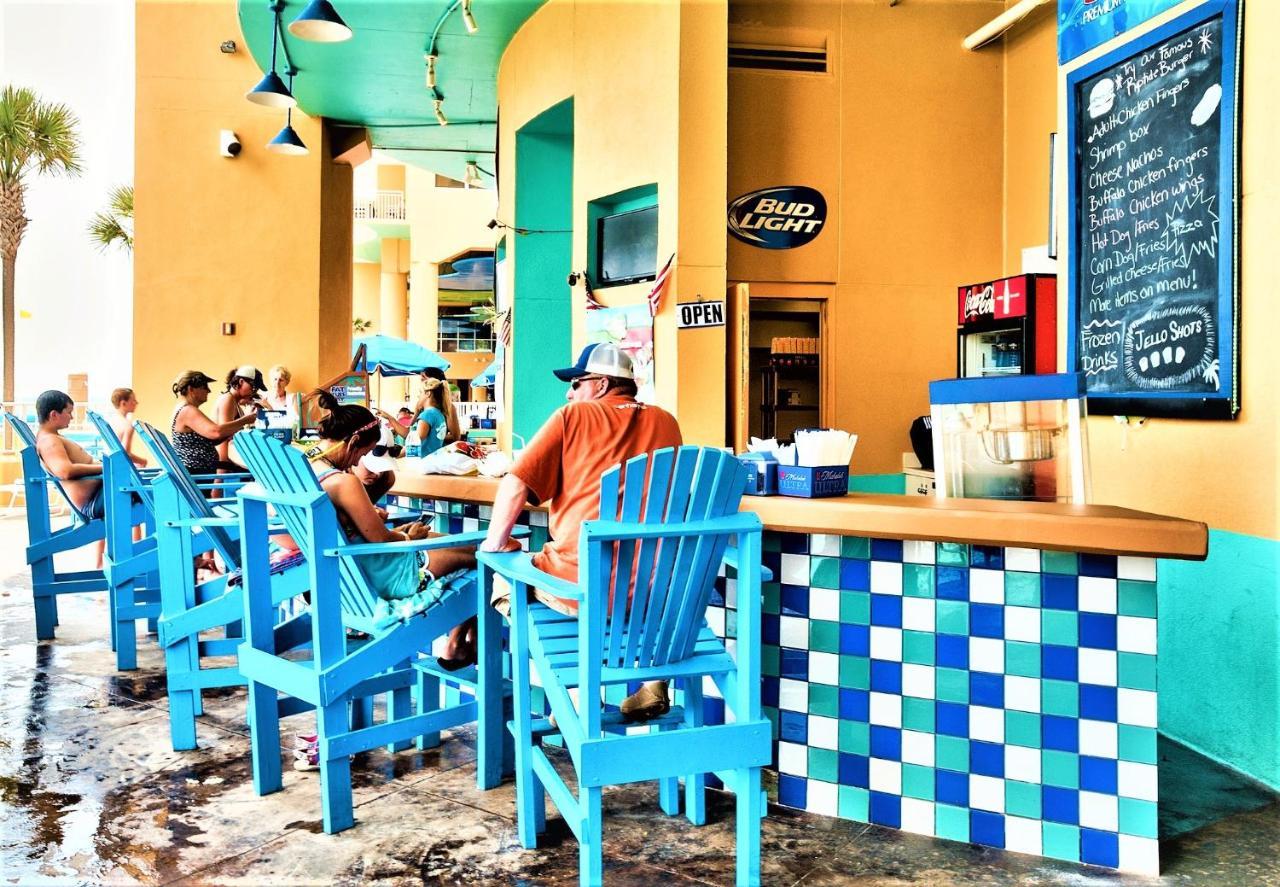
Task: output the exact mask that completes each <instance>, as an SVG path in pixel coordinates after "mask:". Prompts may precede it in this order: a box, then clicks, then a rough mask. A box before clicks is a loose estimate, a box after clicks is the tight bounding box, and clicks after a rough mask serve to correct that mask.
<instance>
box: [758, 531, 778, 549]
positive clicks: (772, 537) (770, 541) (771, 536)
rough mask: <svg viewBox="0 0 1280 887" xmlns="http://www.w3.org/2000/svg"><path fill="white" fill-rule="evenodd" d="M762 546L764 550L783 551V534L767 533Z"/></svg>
mask: <svg viewBox="0 0 1280 887" xmlns="http://www.w3.org/2000/svg"><path fill="white" fill-rule="evenodd" d="M760 548H761V549H762V550H764V551H782V534H781V533H765V534H764V540H763V541H762V542H761V544H760Z"/></svg>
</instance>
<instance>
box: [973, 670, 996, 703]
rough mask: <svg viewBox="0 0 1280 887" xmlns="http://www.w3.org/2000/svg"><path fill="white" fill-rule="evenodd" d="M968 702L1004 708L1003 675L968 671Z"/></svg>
mask: <svg viewBox="0 0 1280 887" xmlns="http://www.w3.org/2000/svg"><path fill="white" fill-rule="evenodd" d="M969 704H970V705H985V706H987V707H989V708H1004V675H1002V674H988V673H987V672H983V671H971V672H969Z"/></svg>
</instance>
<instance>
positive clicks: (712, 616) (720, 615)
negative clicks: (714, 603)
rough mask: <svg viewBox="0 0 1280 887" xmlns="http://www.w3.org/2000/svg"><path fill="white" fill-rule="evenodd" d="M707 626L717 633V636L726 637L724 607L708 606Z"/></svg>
mask: <svg viewBox="0 0 1280 887" xmlns="http://www.w3.org/2000/svg"><path fill="white" fill-rule="evenodd" d="M706 616H707V626H708V627H709V628H710V629H711V630H712V631H714V632H715V633H716V637H718V638H723V637H724V607H707V613H706Z"/></svg>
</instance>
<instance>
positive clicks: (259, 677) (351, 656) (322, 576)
mask: <svg viewBox="0 0 1280 887" xmlns="http://www.w3.org/2000/svg"><path fill="white" fill-rule="evenodd" d="M235 440H236V451H237V452H238V453H239V454H240V457H241V458H242V459H243V460H244V462H245V464H246V465H248V466H249V469H250V470H251V471H252V472H253V475H254V477H255V478H256V479H257V481H258V483H259V484H260V485H261V486H262V488H263V490H262V491H261V492H258V491H254V492H248V491H242V492H241V495H240V499H241V502H242V508H241V515H240V522H241V530H240V544H241V549H242V551H243V555H242V564H243V568H244V580H245V593H246V603H245V633H246V641H245V643H244V645H243V646H242V647H241V648H240V668H241V670H242V671H243V672H244V674H245V676H246V677H247V678H248V679H249V706H250V718H251V723H252V727H253V781H254V788H255V789H256V790H257V792H258V794H267V793H269V792H273V791H278V790H279V789H280V788H281V772H280V726H279V719H278V717H277V713H276V705H275V700H276V694H277V693H284V694H286V695H288V696H291V697H294V698H297V699H301V700H305V701H306V702H308V703H311V704H312V705H314V706H315V709H316V733H317V736H318V743H319V758H320V786H321V803H322V809H323V822H324V830H325V831H326V832H330V833H332V832H338V831H342V830H343V829H346V828H349V827H350V826H352V825H353V824H354V815H353V810H352V803H351V765H350V762H349V760H348V755H351V754H354V753H356V752H360V751H365V750H368V749H371V748H375V747H377V746H380V745H387V746H390V747H392V748H393V749H398V748H403V747H408V745H409V744H410V740H415V739H416V740H418V742H419V744H420V745H423V744H427V743H430V742H432V741H437V740H436V738H437V737H438V734H439V732H440V731H441V730H444V729H447V728H450V727H454V726H458V725H460V724H464V723H468V722H470V721H473V720H477V714H479V715H480V717H479V736H478V739H477V747H478V755H479V762H478V766H477V770H478V775H477V782H478V783H479V784H480V787H481V788H491V787H492V786H493V785H495V784H497V782H498V779H499V778H500V773H501V766H502V733H503V731H502V725H501V719H502V688H501V683H502V668H501V662H500V656H501V640H500V635H499V633H498V627H499V626H498V624H497V619H496V614H493V613H492V610H490V609H489V608H487V607H481V602H480V600H479V598H478V590H477V586H476V583H475V578H474V573H471V574H469V575H467V576H466V577H465V578H459V579H457V580H456V581H454V582H453V583H452V584H451V585H450V587H449V588H447V589H446V591H445V593H444V595H443V596H442V597H441V599H440V600H439V602H438V603H436V604H434V605H433V606H432V607H430V608H428V609H427V610H426V611H425V612H422V613H418V614H416V615H413V616H410V617H408V618H406V619H404V620H403V621H394V622H392V623H390V624H388V623H387V621H386V620H385V619H381V618H379V616H378V604H379V598H378V596H377V594H376V593H375V592H374V591H373V589H371V588H370V587H369V584H368V581H367V579H366V577H365V575H364V573H363V572H362V571H361V570H360V568H359V566H358V560H359V558H361V557H365V556H368V555H374V554H387V553H390V552H396V551H428V550H431V549H436V548H447V547H454V546H461V545H475V544H478V543H479V542H480V541H481V540H482V539H483V538H484V533H479V532H474V533H461V534H456V535H453V536H441V537H435V538H432V539H423V540H418V541H415V542H394V543H389V544H351V543H349V542H348V541H347V539H346V536H345V534H344V532H343V530H342V528H341V527H340V525H339V524H338V520H337V514H336V512H335V510H334V508H333V505H332V503H331V502H330V501H329V497H328V495H326V494H325V492H324V490H323V489H322V488H321V486H320V484H319V482H318V481H317V480H316V477H315V474H314V472H313V471H312V469H311V466H310V465H309V464H308V462H307V460H306V458H305V457H304V456H303V455H302V453H301V452H299V451H298V450H296V449H294V448H292V447H288V446H285V445H283V444H281V443H280V442H279V441H277V440H274V439H272V438H269V437H267V436H266V435H264V434H262V433H261V432H258V431H242V432H240V433H239V434H237V435H236V438H235ZM268 505H270V506H272V508H273V509H274V511H275V513H276V515H277V516H278V517H279V519H280V521H281V522H282V523H283V524H284V526H285V527H286V528H287V529H288V532H289V534H290V535H291V536H292V537H293V539H294V541H295V542H296V543H297V544H298V545H299V547H300V548H301V549H302V551H303V553H304V555H305V558H306V563H307V571H308V573H309V582H308V586H309V587H310V589H311V651H312V658H311V659H310V660H309V661H297V660H295V659H284V658H282V657H281V656H280V655H279V652H278V650H277V648H276V639H275V638H274V637H273V634H272V630H271V626H272V607H271V597H270V594H269V593H267V592H266V591H265V590H264V586H265V585H266V583H265V578H266V569H267V535H268V531H267V506H268ZM478 610H480V611H481V612H483V613H485V618H482V619H481V620H480V632H479V647H480V651H479V656H480V667H479V668H475V669H467V670H463V671H458V672H452V673H445V672H441V671H439V670H438V667H437V666H436V664H435V660H434V659H433V658H431V657H429V656H428V657H425V658H421V659H419V658H416V657H417V656H418V654H419V652H420V651H424V650H426V649H427V648H428V647H429V646H430V645H431V643H432V641H433V640H435V639H436V638H438V637H440V636H441V635H443V634H445V633H447V632H448V631H449V629H451V628H452V627H453V626H455V625H457V624H459V623H461V622H462V621H463V620H465V619H467V618H468V617H470V616H473V615H476V613H477V611H478ZM347 629H350V630H353V631H356V632H360V633H363V634H365V635H367V636H368V640H367V641H363V642H362V643H360V644H359V645H358V646H356V645H354V644H352V643H350V642H349V641H348V640H347V638H346V637H345V630H347ZM442 679H443V680H448V681H452V682H459V683H462V684H464V685H466V686H468V687H469V688H470V689H471V690H472V692H473V693H474V694H475V697H476V698H475V699H474V700H465V701H458V702H453V703H449V704H441V703H440V692H439V682H440V681H441V680H442ZM415 687H416V688H417V690H418V693H417V696H418V709H419V710H418V712H417V714H413V712H412V697H413V695H414V694H413V689H414V688H415ZM388 692H389V693H391V704H390V705H389V706H388V720H387V721H386V722H385V723H382V724H375V725H367V726H355V725H353V724H352V722H351V711H350V710H351V708H352V707H353V705H354V704H355V703H356V701H357V700H359V699H361V698H363V697H369V696H372V695H375V694H380V693H388Z"/></svg>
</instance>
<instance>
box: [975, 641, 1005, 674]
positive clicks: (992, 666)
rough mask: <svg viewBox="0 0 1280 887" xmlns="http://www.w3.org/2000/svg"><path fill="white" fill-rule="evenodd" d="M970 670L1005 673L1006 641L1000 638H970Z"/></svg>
mask: <svg viewBox="0 0 1280 887" xmlns="http://www.w3.org/2000/svg"><path fill="white" fill-rule="evenodd" d="M969 670H970V671H985V672H990V673H991V674H1003V673H1004V641H1003V640H1002V639H1000V638H972V637H971V638H969Z"/></svg>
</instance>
